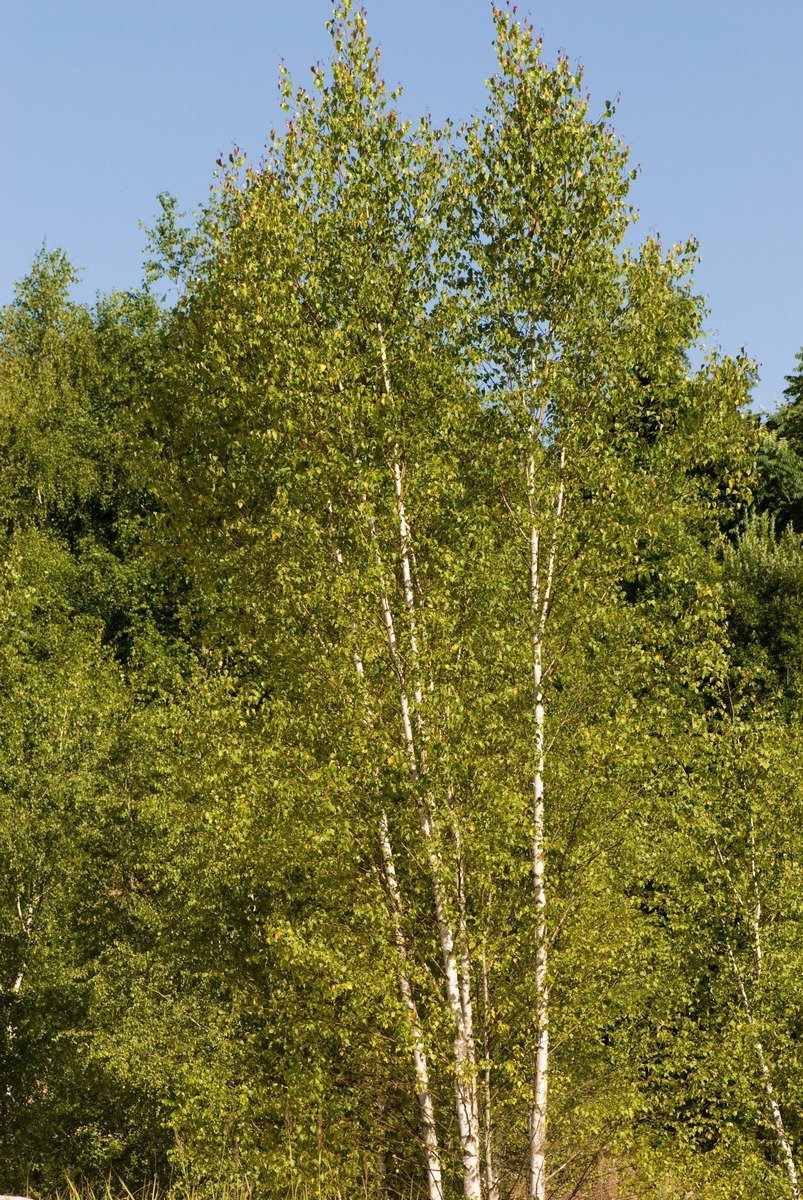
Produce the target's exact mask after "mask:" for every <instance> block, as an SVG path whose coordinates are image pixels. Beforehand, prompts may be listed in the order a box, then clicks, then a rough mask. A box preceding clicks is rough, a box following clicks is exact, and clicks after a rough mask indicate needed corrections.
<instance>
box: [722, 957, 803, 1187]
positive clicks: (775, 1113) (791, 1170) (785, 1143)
mask: <svg viewBox="0 0 803 1200" xmlns="http://www.w3.org/2000/svg"><path fill="white" fill-rule="evenodd" d="M725 945H726V948H727V951H728V957H729V958H730V962H731V968H732V969H733V974H734V977H735V979H736V986H737V987H738V989H739V995H740V997H741V1001H742V1008H743V1009H744V1014H745V1017H746V1019H747V1023H748V1025H749V1026H750V1027H751V1029H752V1030H753V1049H754V1050H755V1052H756V1058H757V1060H758V1067H759V1071H760V1072H761V1082H762V1084H763V1087H764V1096H765V1099H766V1101H767V1108H768V1109H769V1113H770V1119H771V1121H772V1125H773V1128H774V1130H775V1136H776V1138H777V1139H778V1148H779V1150H780V1152H781V1158H782V1159H783V1162H784V1165H785V1167H786V1174H787V1177H788V1179H789V1194H790V1196H791V1197H792V1200H799V1198H800V1184H799V1182H798V1177H797V1168H796V1167H795V1159H794V1155H793V1154H792V1147H791V1145H790V1143H789V1138H788V1137H787V1134H786V1127H785V1125H784V1123H783V1117H782V1115H781V1109H780V1107H779V1105H778V1101H777V1099H776V1097H775V1089H774V1087H773V1085H772V1076H771V1074H770V1069H769V1065H768V1063H767V1058H766V1055H765V1054H764V1046H763V1045H762V1042H761V1039H760V1038H759V1036H758V1032H757V1030H756V1027H755V1018H754V1016H753V1009H752V1005H751V1004H750V999H749V997H748V995H747V989H746V988H745V986H744V980H743V979H742V973H741V971H740V970H739V966H738V963H737V962H736V957H735V955H734V953H733V949H732V947H731V944H730V941H729V940H728V939H726V941H725Z"/></svg>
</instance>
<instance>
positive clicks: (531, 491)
mask: <svg viewBox="0 0 803 1200" xmlns="http://www.w3.org/2000/svg"><path fill="white" fill-rule="evenodd" d="M536 436H537V434H536V430H535V429H532V430H531V439H532V441H533V442H534V441H535V438H536ZM565 465H566V458H565V453H562V454H561V459H560V476H559V481H558V489H557V493H556V496H555V508H554V516H553V523H552V531H551V537H550V542H549V551H548V554H547V556H546V557H547V561H546V567H545V570H544V571H543V576H542V563H541V530H540V521H539V517H538V512H537V504H536V478H535V472H536V460H535V447H534V446H532V448H531V452H530V455H529V458H528V462H527V490H528V496H529V504H530V520H531V522H532V524H531V527H530V612H531V620H532V629H533V634H532V656H533V742H534V745H533V750H534V758H535V769H534V771H533V844H532V855H533V902H534V907H535V1012H534V1025H535V1062H534V1072H533V1075H534V1078H533V1098H532V1104H531V1106H530V1122H529V1137H530V1170H529V1194H530V1200H546V1154H547V1101H548V1095H549V944H548V938H547V932H548V930H547V890H546V810H545V806H544V766H545V728H546V703H545V697H544V679H543V671H544V633H545V631H546V626H547V618H548V616H549V608H550V603H551V599H552V580H553V575H554V570H555V556H556V552H557V539H558V529H559V525H560V521H561V518H562V515H563V501H564V482H563V479H564V469H565Z"/></svg>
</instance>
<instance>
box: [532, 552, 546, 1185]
mask: <svg viewBox="0 0 803 1200" xmlns="http://www.w3.org/2000/svg"><path fill="white" fill-rule="evenodd" d="M536 553H537V549H536ZM536 561H537V560H536ZM536 571H537V566H536ZM536 577H537V576H536ZM542 671H543V645H542V640H541V637H540V636H539V635H536V638H535V642H534V645H533V685H534V689H535V758H536V768H535V775H534V778H533V888H534V902H535V922H536V924H535V1039H536V1040H535V1079H534V1087H533V1101H532V1106H531V1108H530V1187H529V1192H530V1200H545V1197H546V1120H547V1096H548V1086H549V981H548V976H547V969H548V966H549V962H548V953H549V951H548V946H547V911H546V878H545V877H546V846H545V829H544V824H545V822H544V816H545V814H544V717H545V711H544V693H543V685H542Z"/></svg>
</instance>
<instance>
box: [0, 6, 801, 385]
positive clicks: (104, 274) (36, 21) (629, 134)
mask: <svg viewBox="0 0 803 1200" xmlns="http://www.w3.org/2000/svg"><path fill="white" fill-rule="evenodd" d="M528 7H529V8H530V12H531V15H532V17H533V20H534V23H535V26H536V29H537V30H539V31H540V32H542V33H543V35H544V40H545V47H546V53H547V56H548V57H549V58H550V59H552V58H554V56H555V55H556V53H557V52H558V50H560V49H564V50H565V51H567V52H568V54H569V56H570V58H572V59H573V60H577V59H579V60H580V61H581V62H582V63H583V64H584V66H585V68H586V82H587V84H588V86H589V88H590V90H591V94H592V103H593V107H601V105H602V104H603V102H604V101H605V100H606V99H608V98H610V97H612V96H615V95H616V94H620V95H621V101H620V104H619V112H618V118H617V122H616V124H617V129H618V131H619V133H620V135H621V137H622V138H623V140H624V141H625V142H626V143H628V144H629V145H630V146H631V147H632V157H633V161H634V163H636V164H638V165H639V166H640V167H641V171H642V173H641V175H640V178H639V179H638V181H637V183H636V185H635V187H634V193H633V198H634V201H635V203H636V204H637V206H638V208H639V210H640V212H641V221H640V225H639V227H638V231H637V232H638V235H639V236H644V235H646V234H647V233H648V232H657V233H659V234H660V235H661V236H662V237H663V238H664V240H665V241H667V242H674V241H679V240H682V239H685V238H686V237H687V236H689V235H692V236H695V237H697V238H698V239H699V241H700V243H701V252H702V265H701V267H700V269H699V272H698V276H697V279H698V285H699V288H700V290H701V291H702V292H704V293H705V294H706V295H707V296H708V297H709V303H710V307H711V316H710V319H709V327H710V329H711V330H712V332H713V335H714V337H715V338H716V339H717V340H718V341H720V342H721V343H722V344H723V346H724V347H725V348H726V349H727V350H730V351H735V350H736V349H738V347H739V346H742V345H744V346H746V348H747V350H748V352H749V353H751V354H752V355H753V356H754V357H755V358H757V359H758V360H759V363H760V372H761V382H760V384H759V387H758V389H757V391H756V401H757V403H758V405H759V406H760V407H764V408H771V407H772V406H773V405H774V403H775V402H776V400H777V399H778V397H779V396H780V394H781V391H782V389H783V386H784V381H783V377H784V375H785V374H786V373H788V372H789V371H790V370H791V369H792V367H793V362H794V355H795V352H796V350H797V349H798V348H799V346H800V345H801V343H803V237H801V233H800V226H801V220H800V197H801V193H803V120H801V115H802V114H801V107H802V106H801V100H800V88H799V82H798V73H799V62H800V48H801V45H803V7H801V6H800V5H798V4H796V3H793V2H792V0H765V3H764V4H763V5H762V6H761V8H760V9H759V7H758V5H756V4H751V3H748V0H605V2H604V3H603V2H602V0H539V2H538V3H533V4H532V5H531V6H528V5H527V4H525V3H523V4H521V5H520V8H521V9H522V11H525V10H526V9H527V8H528ZM367 8H368V19H369V29H370V30H371V32H372V35H373V36H374V38H375V39H376V40H378V41H379V42H380V43H381V45H382V48H383V56H384V57H383V63H384V71H385V74H386V77H387V79H388V82H389V83H390V84H391V85H395V84H397V83H399V82H401V83H403V84H404V87H405V94H404V97H403V99H402V107H403V109H404V110H405V111H406V112H407V113H409V114H410V115H415V114H417V113H418V112H419V111H422V110H425V109H426V110H429V111H431V112H432V113H433V115H434V116H435V117H436V118H442V117H445V116H447V115H448V116H452V117H454V118H455V119H457V120H460V119H462V118H463V117H465V116H467V115H468V114H469V113H470V112H471V111H472V110H474V109H476V108H478V107H480V106H481V104H482V102H483V93H484V88H483V81H484V80H485V79H486V78H487V76H488V75H489V74H491V72H492V70H493V62H494V60H493V52H492V48H491V36H492V25H491V20H490V3H489V2H488V0H368V3H367ZM329 11H330V6H329V3H328V0H292V2H291V0H226V2H225V3H224V2H223V0H136V2H135V0H70V3H69V4H67V3H64V0H28V2H27V3H25V4H14V5H9V6H8V8H7V11H6V12H5V14H4V21H3V26H4V29H3V38H2V46H0V122H2V125H1V126H0V129H1V131H2V132H1V134H0V137H1V142H0V145H1V146H2V151H3V159H4V169H3V171H2V176H0V180H1V181H0V302H6V301H7V300H9V299H10V298H11V294H12V283H13V281H14V280H15V279H16V278H19V277H20V276H21V275H22V274H23V273H24V272H25V270H26V269H27V266H28V264H29V263H30V261H31V259H32V258H33V256H34V254H35V253H36V251H37V249H38V248H39V247H40V246H41V244H42V242H43V240H44V239H47V242H48V243H49V244H50V245H61V246H63V247H64V248H65V249H66V250H67V251H68V253H69V254H70V255H71V257H72V258H73V259H74V261H75V262H76V263H77V264H78V265H79V266H80V267H82V268H83V272H84V273H83V280H82V284H81V288H80V298H81V299H84V300H91V299H92V298H93V297H94V295H95V293H96V292H97V291H99V290H100V291H107V290H110V289H113V288H119V289H123V290H126V289H130V288H134V287H136V286H137V285H138V282H139V278H140V262H141V258H142V246H143V234H142V231H141V230H140V228H139V224H138V223H139V221H141V220H144V221H145V222H146V223H147V222H149V221H150V220H151V219H152V218H153V216H154V215H155V211H156V207H157V206H156V203H155V195H156V193H157V192H159V191H162V190H167V191H171V192H173V193H174V194H175V195H177V196H178V198H179V200H180V203H181V206H182V207H183V208H185V209H192V208H193V206H194V205H195V204H196V203H197V202H198V201H199V200H200V199H202V197H203V196H204V194H205V192H206V189H207V187H208V185H209V181H210V176H211V170H212V166H213V162H214V159H215V158H216V157H217V155H218V154H219V152H220V151H221V150H224V149H229V148H230V147H231V145H232V143H234V142H236V143H237V144H239V145H240V146H242V147H243V148H244V149H245V150H246V151H248V152H249V154H251V155H252V156H254V157H255V158H258V157H259V154H260V151H261V148H262V145H263V143H264V140H265V137H266V135H267V133H268V131H269V130H270V128H271V127H272V126H274V125H276V124H277V123H278V122H279V120H280V113H279V107H278V93H277V88H276V80H277V65H278V62H279V59H280V58H281V57H284V58H285V60H286V62H287V64H288V66H289V67H290V70H291V73H292V74H293V76H294V77H295V79H296V81H297V82H299V83H301V82H306V80H307V78H308V67H309V66H310V64H311V63H312V62H313V61H314V60H316V59H318V58H321V57H326V56H327V53H328V44H327V36H326V31H325V21H326V18H327V16H328V13H329Z"/></svg>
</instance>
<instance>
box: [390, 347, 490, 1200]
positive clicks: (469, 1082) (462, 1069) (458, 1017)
mask: <svg viewBox="0 0 803 1200" xmlns="http://www.w3.org/2000/svg"><path fill="white" fill-rule="evenodd" d="M377 333H378V335H379V346H380V354H381V361H382V373H383V382H384V388H385V393H386V395H387V396H388V398H392V396H393V393H392V389H391V383H390V372H389V366H388V358H387V349H386V345H385V337H384V333H383V331H382V328H381V326H379V325H378V326H377ZM393 480H394V488H395V494H396V515H397V519H398V523H399V554H400V560H401V573H402V584H403V588H404V600H405V608H406V611H407V618H408V628H409V638H410V660H411V666H412V674H413V697H414V700H415V732H414V729H413V714H412V713H411V705H410V697H409V694H408V690H407V686H406V683H405V678H406V673H405V669H404V663H403V661H402V657H401V654H400V652H399V648H398V643H397V640H396V633H395V628H394V624H393V614H392V612H391V608H390V602H389V600H388V594H387V589H386V587H385V586H384V584H382V587H381V596H380V602H381V608H382V616H383V620H384V624H385V630H386V634H387V640H388V647H389V650H390V656H391V660H392V662H393V665H394V670H395V672H396V676H397V678H398V681H399V700H400V706H401V715H402V726H403V731H404V740H405V746H406V750H407V761H408V768H409V772H410V777H411V780H412V782H413V784H414V786H415V792H416V801H417V805H418V814H419V824H420V827H421V833H422V835H423V837H424V841H425V844H426V847H427V857H428V862H429V869H430V877H431V881H432V890H433V899H434V905H435V919H436V925H437V930H438V940H439V942H440V947H441V954H442V956H443V966H444V983H445V985H446V998H447V1003H448V1006H449V1011H450V1013H451V1017H452V1027H453V1047H454V1071H455V1106H456V1110H457V1124H458V1130H459V1134H460V1148H461V1157H462V1162H463V1192H464V1195H465V1197H466V1200H481V1187H482V1185H481V1172H480V1138H479V1123H478V1114H477V1083H476V1052H475V1048H474V1034H473V1026H472V1013H471V1002H470V996H471V992H470V975H469V963H468V954H467V942H466V954H465V956H463V957H462V958H461V963H460V966H461V968H462V971H461V970H460V969H459V968H458V948H457V946H456V942H455V935H454V929H453V926H452V922H451V920H450V918H449V906H448V890H447V887H446V884H445V881H444V869H443V863H442V860H441V856H440V853H439V849H438V844H437V843H438V839H437V830H436V824H435V812H434V804H433V801H432V797H431V796H430V794H429V793H428V791H427V789H426V787H425V784H424V779H423V773H424V765H425V759H424V756H423V755H424V750H423V741H424V732H425V731H424V721H423V713H422V704H423V683H422V671H421V661H420V649H419V640H418V627H417V614H416V600H415V590H414V585H413V573H412V551H411V537H410V526H409V521H408V517H407V511H406V508H405V501H404V488H403V472H402V465H401V461H400V456H399V454H398V453H394V460H393ZM371 533H372V536H373V540H374V545H375V548H376V553H377V556H378V563H379V565H380V566H381V558H380V557H379V546H378V543H377V540H376V534H375V530H374V529H373V528H372V529H371ZM416 732H417V734H418V738H419V739H420V741H421V743H422V745H421V750H420V751H419V749H417V745H416V742H417V739H416V736H415V735H416ZM461 975H462V979H461ZM466 997H467V998H468V1003H467V1005H466Z"/></svg>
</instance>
